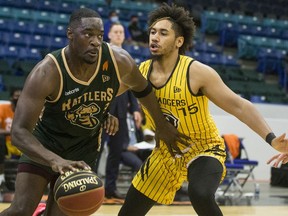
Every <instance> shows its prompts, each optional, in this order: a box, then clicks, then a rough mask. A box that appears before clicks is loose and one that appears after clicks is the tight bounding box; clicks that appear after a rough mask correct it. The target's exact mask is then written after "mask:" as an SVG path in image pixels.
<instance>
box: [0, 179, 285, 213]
mask: <svg viewBox="0 0 288 216" xmlns="http://www.w3.org/2000/svg"><path fill="white" fill-rule="evenodd" d="M259 184H260V196H259V199H257V200H256V199H255V198H254V197H248V198H247V197H245V196H243V197H242V198H241V199H239V200H237V202H234V203H233V202H232V203H230V204H225V205H220V208H221V209H222V212H223V214H224V215H225V216H271V215H275V216H287V215H288V188H283V187H271V186H270V184H269V183H268V182H260V183H259ZM253 187H254V186H253V184H252V183H250V184H249V183H248V184H247V185H246V186H245V191H244V194H245V192H247V194H249V193H250V192H251V191H252V190H253ZM250 194H251V193H250ZM8 206H9V203H0V212H1V211H3V209H5V208H7V207H8ZM120 208H121V205H119V204H110V205H109V204H104V205H102V206H101V207H100V209H99V210H98V211H97V212H95V213H94V214H93V216H116V215H117V213H118V211H119V209H120ZM188 215H189V216H194V215H195V216H196V215H197V214H196V213H195V211H194V210H193V208H192V207H191V206H190V205H189V204H188V202H183V203H182V204H181V202H178V203H177V204H176V205H171V206H165V205H156V206H154V207H153V208H152V209H151V210H150V212H149V213H148V214H147V216H188ZM135 216H137V215H135ZM211 216H213V215H211Z"/></svg>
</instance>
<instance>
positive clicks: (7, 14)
mask: <svg viewBox="0 0 288 216" xmlns="http://www.w3.org/2000/svg"><path fill="white" fill-rule="evenodd" d="M0 18H8V19H16V13H15V11H14V9H13V8H10V7H2V6H1V7H0Z"/></svg>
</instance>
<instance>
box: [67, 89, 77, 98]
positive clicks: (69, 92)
mask: <svg viewBox="0 0 288 216" xmlns="http://www.w3.org/2000/svg"><path fill="white" fill-rule="evenodd" d="M78 91H79V88H75V89H72V90H69V91H65V96H68V95H71V94H74V93H76V92H78Z"/></svg>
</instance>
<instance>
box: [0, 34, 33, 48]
mask: <svg viewBox="0 0 288 216" xmlns="http://www.w3.org/2000/svg"><path fill="white" fill-rule="evenodd" d="M2 37H3V41H4V43H5V44H6V45H9V46H12V45H14V46H27V44H28V43H29V42H30V37H29V35H28V34H24V33H17V32H15V33H14V32H11V33H3V34H2Z"/></svg>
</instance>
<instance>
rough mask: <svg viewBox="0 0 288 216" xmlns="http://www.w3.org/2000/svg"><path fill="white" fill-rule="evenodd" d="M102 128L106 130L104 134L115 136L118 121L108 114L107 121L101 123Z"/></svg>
mask: <svg viewBox="0 0 288 216" xmlns="http://www.w3.org/2000/svg"><path fill="white" fill-rule="evenodd" d="M103 128H104V129H105V130H106V133H107V134H109V135H112V136H113V135H115V134H116V132H117V131H118V130H119V120H118V118H116V117H115V116H113V115H111V114H109V113H108V117H107V119H106V120H105V121H104V123H103Z"/></svg>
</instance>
